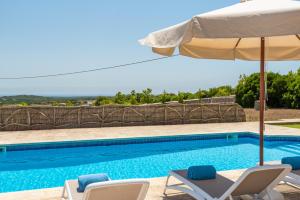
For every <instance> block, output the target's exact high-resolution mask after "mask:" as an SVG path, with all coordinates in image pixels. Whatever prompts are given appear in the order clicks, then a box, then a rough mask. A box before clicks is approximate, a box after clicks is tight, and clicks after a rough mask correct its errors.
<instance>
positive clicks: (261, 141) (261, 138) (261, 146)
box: [259, 37, 265, 166]
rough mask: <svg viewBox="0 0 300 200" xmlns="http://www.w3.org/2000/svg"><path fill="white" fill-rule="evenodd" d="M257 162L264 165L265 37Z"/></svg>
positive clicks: (261, 73) (262, 41)
mask: <svg viewBox="0 0 300 200" xmlns="http://www.w3.org/2000/svg"><path fill="white" fill-rule="evenodd" d="M260 44H261V48H260V96H259V105H260V108H259V164H260V166H263V165H264V128H265V127H264V112H265V38H264V37H262V38H261V39H260Z"/></svg>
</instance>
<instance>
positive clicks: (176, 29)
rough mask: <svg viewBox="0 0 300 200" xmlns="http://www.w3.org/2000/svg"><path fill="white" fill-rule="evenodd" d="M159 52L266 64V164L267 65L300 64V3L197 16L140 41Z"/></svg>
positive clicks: (267, 0) (285, 0) (256, 2)
mask: <svg viewBox="0 0 300 200" xmlns="http://www.w3.org/2000/svg"><path fill="white" fill-rule="evenodd" d="M140 43H141V44H142V45H146V46H150V47H152V50H153V51H154V52H155V53H158V54H161V55H166V56H171V55H173V53H174V51H175V49H176V48H177V47H178V48H179V53H180V54H181V55H184V56H189V57H193V58H205V59H224V60H235V59H242V60H260V126H259V133H260V165H263V164H264V148H263V147H264V110H265V75H264V73H265V72H264V70H265V61H266V60H274V61H276V60H300V2H299V1H293V0H252V1H243V2H242V3H238V4H235V5H232V6H229V7H225V8H222V9H219V10H215V11H212V12H208V13H204V14H200V15H197V16H194V17H193V18H192V19H191V20H188V21H185V22H183V23H180V24H177V25H175V26H171V27H169V28H165V29H163V30H160V31H156V32H153V33H150V34H149V35H148V36H147V37H146V38H144V39H142V40H140Z"/></svg>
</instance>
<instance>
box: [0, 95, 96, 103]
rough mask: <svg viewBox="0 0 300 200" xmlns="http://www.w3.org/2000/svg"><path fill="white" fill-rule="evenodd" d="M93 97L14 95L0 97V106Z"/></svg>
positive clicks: (82, 99)
mask: <svg viewBox="0 0 300 200" xmlns="http://www.w3.org/2000/svg"><path fill="white" fill-rule="evenodd" d="M93 99H95V97H45V96H35V95H16V96H2V97H0V104H2V105H15V104H20V103H27V104H42V105H43V104H44V105H45V104H50V103H52V102H66V101H76V102H77V101H86V100H93Z"/></svg>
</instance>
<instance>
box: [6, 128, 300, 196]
mask: <svg viewBox="0 0 300 200" xmlns="http://www.w3.org/2000/svg"><path fill="white" fill-rule="evenodd" d="M290 140H291V139H289V141H283V140H282V139H280V140H279V139H278V141H276V140H275V141H266V142H265V160H267V161H268V160H280V159H281V158H282V157H285V156H295V155H300V142H299V138H298V140H296V141H290ZM123 143H124V142H123ZM28 147H30V146H28ZM258 151H259V147H258V139H257V137H248V136H243V135H242V134H240V136H239V138H238V139H237V138H236V137H233V138H229V139H228V138H226V136H224V137H222V138H214V139H209V138H206V139H196V140H195V139H193V140H180V139H176V141H165V142H154V141H152V142H151V143H149V142H148V143H141V142H140V143H136V144H130V142H127V143H125V144H120V145H117V144H115V145H109V146H84V147H72V148H67V147H60V148H50V149H47V148H44V149H36V150H17V149H14V150H13V151H9V150H8V151H7V152H0V186H1V187H0V192H11V191H19V190H29V189H39V188H49V187H57V186H63V184H64V181H65V180H66V179H76V178H77V177H78V175H82V174H90V173H101V172H104V173H107V174H109V176H110V177H111V178H112V179H127V178H142V177H144V178H150V177H161V176H166V175H167V173H168V171H169V170H171V169H183V168H187V167H189V166H191V165H206V164H211V165H214V166H215V167H216V169H217V170H230V169H240V168H247V167H252V166H255V165H256V163H257V162H258Z"/></svg>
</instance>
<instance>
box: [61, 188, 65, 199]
mask: <svg viewBox="0 0 300 200" xmlns="http://www.w3.org/2000/svg"><path fill="white" fill-rule="evenodd" d="M61 199H62V200H64V199H66V186H64V188H63V191H62V194H61Z"/></svg>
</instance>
